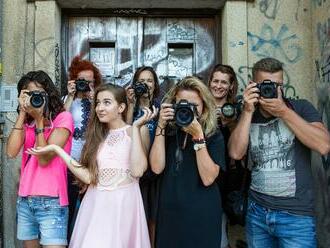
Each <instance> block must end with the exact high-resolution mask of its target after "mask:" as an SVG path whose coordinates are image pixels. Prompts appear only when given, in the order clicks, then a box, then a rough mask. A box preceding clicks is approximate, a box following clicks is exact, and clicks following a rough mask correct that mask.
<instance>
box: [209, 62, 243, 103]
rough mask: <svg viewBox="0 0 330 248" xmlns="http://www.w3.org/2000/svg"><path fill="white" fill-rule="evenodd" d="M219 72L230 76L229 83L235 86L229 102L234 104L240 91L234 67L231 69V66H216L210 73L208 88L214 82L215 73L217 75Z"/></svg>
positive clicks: (228, 97)
mask: <svg viewBox="0 0 330 248" xmlns="http://www.w3.org/2000/svg"><path fill="white" fill-rule="evenodd" d="M217 71H219V72H221V73H224V74H227V75H229V82H230V84H231V85H233V88H232V89H231V90H229V92H228V95H227V101H228V102H230V103H234V102H235V97H236V94H237V90H238V82H237V77H236V73H235V71H234V69H233V67H231V66H230V65H222V64H217V65H215V66H214V67H213V69H212V71H211V73H210V77H209V81H208V87H210V83H211V81H212V80H213V76H214V73H216V72H217Z"/></svg>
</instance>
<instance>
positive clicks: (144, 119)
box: [133, 106, 158, 127]
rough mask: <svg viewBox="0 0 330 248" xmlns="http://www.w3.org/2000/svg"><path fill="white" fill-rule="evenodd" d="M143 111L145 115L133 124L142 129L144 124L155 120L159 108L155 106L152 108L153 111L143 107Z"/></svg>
mask: <svg viewBox="0 0 330 248" xmlns="http://www.w3.org/2000/svg"><path fill="white" fill-rule="evenodd" d="M142 111H143V115H142V116H141V117H140V118H139V119H137V120H135V121H134V122H133V126H136V127H141V126H143V125H144V124H146V123H147V122H148V121H150V120H152V119H153V118H155V117H156V116H157V114H158V108H156V107H155V106H152V111H151V110H150V109H149V108H147V107H143V108H142Z"/></svg>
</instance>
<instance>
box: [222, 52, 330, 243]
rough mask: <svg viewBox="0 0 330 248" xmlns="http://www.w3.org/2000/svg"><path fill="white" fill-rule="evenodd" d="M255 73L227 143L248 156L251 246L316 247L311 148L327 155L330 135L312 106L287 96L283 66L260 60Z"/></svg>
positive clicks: (234, 151) (238, 153) (233, 153)
mask: <svg viewBox="0 0 330 248" xmlns="http://www.w3.org/2000/svg"><path fill="white" fill-rule="evenodd" d="M252 74H253V82H250V84H249V85H248V86H247V87H246V89H245V91H244V94H243V97H244V110H243V112H242V114H241V117H240V120H239V122H238V124H237V126H236V128H235V129H234V131H233V132H232V134H231V136H230V139H229V143H228V146H229V154H230V156H231V157H232V158H234V159H237V160H239V159H242V157H243V156H244V155H245V154H246V153H247V154H248V158H249V167H250V169H251V177H252V178H251V186H250V194H249V206H248V212H247V217H246V235H247V241H248V244H249V247H257V248H259V247H260V248H265V247H267V248H272V247H284V248H286V247H287V248H291V247H302V248H306V247H316V234H315V218H314V199H313V196H314V193H313V187H312V173H311V150H314V151H317V152H319V153H321V154H323V155H325V154H327V153H329V151H330V135H329V132H328V130H327V129H326V128H325V126H324V125H323V124H322V121H321V117H320V115H319V113H318V112H317V111H316V109H315V108H314V107H313V106H312V104H311V103H309V102H308V101H306V100H288V99H285V98H284V96H283V91H282V88H283V65H282V63H280V62H279V61H278V60H276V59H273V58H265V59H262V60H260V61H258V62H257V63H256V64H255V65H254V66H253V69H252ZM265 80H266V81H265Z"/></svg>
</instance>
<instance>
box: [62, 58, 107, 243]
mask: <svg viewBox="0 0 330 248" xmlns="http://www.w3.org/2000/svg"><path fill="white" fill-rule="evenodd" d="M101 82H102V78H101V73H100V71H99V69H98V68H97V67H96V66H95V65H94V64H93V63H92V62H90V61H88V60H83V59H81V57H80V56H76V57H74V58H73V60H72V62H71V65H70V67H69V81H68V84H67V90H68V94H67V95H66V96H65V97H64V107H65V109H66V110H67V111H70V112H71V113H72V116H73V121H74V133H73V140H72V149H71V155H72V157H74V159H76V160H78V161H79V160H80V154H81V149H82V147H83V146H84V143H85V133H86V128H87V124H88V120H89V116H90V111H91V101H92V99H93V95H94V89H95V88H96V87H98V86H100V85H101ZM75 181H76V180H75V178H74V176H73V174H72V173H71V172H70V171H68V188H69V189H68V190H69V201H70V205H69V229H68V238H69V240H70V237H71V233H72V230H73V226H74V222H75V215H76V213H77V212H78V211H77V210H78V209H79V205H80V201H81V198H82V195H79V190H80V189H79V187H78V185H77V183H76V182H75Z"/></svg>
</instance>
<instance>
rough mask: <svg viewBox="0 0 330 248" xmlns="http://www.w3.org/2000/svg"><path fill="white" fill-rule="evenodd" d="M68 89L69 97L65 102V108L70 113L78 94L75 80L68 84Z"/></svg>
mask: <svg viewBox="0 0 330 248" xmlns="http://www.w3.org/2000/svg"><path fill="white" fill-rule="evenodd" d="M67 89H68V95H67V97H66V98H65V101H64V108H65V110H66V111H70V108H71V105H72V103H73V100H74V96H75V94H76V83H75V80H70V81H69V82H68V86H67Z"/></svg>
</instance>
